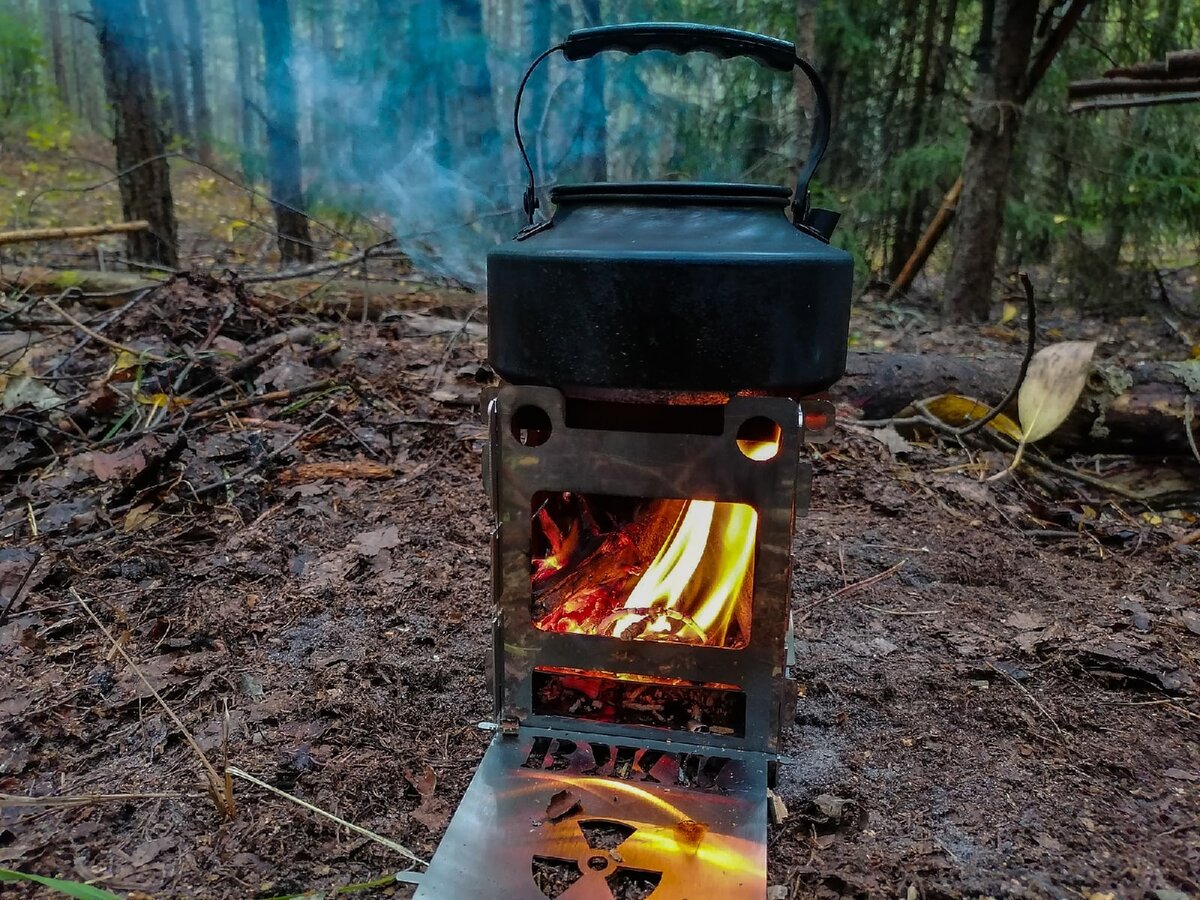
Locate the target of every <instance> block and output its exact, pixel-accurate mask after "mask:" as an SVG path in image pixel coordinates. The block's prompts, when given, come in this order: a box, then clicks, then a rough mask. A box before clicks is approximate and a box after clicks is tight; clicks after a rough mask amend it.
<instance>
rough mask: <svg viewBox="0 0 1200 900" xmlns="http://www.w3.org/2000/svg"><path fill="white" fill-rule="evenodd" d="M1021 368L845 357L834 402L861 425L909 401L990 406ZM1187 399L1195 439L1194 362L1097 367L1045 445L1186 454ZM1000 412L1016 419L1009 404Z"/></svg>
mask: <svg viewBox="0 0 1200 900" xmlns="http://www.w3.org/2000/svg"><path fill="white" fill-rule="evenodd" d="M1020 365H1021V360H1020V359H1019V358H1017V357H1015V356H1011V357H1010V356H997V357H983V358H972V357H965V356H931V355H923V354H915V353H851V354H850V358H849V361H848V363H847V366H846V377H845V378H843V379H842V381H840V382H839V383H838V385H837V386H836V387H835V388H834V396H835V398H836V399H838V400H840V401H842V402H844V403H848V404H850V405H851V406H854V407H857V408H858V409H860V410H862V413H863V417H864V418H867V419H886V418H889V417H891V416H895V415H896V414H897V413H899V412H900V411H901V410H903V409H905V408H906V407H908V406H910V405H911V404H912V403H913V402H914V401H917V400H926V399H929V398H930V397H936V396H938V395H941V394H950V393H953V394H964V395H966V396H969V397H973V398H974V399H976V400H979V401H980V402H982V403H986V404H989V405H990V404H994V403H997V402H999V401H1000V400H1002V399H1003V398H1004V395H1005V394H1006V393H1007V392H1008V389H1009V388H1010V387H1011V386H1012V384H1013V381H1014V380H1015V379H1016V377H1017V371H1018V369H1019V368H1020ZM1189 398H1190V405H1191V408H1192V410H1193V421H1192V428H1193V429H1194V431H1193V433H1194V434H1195V435H1196V438H1197V440H1200V361H1191V362H1180V363H1170V362H1144V363H1137V364H1135V365H1133V366H1130V367H1121V366H1115V365H1110V364H1104V363H1101V364H1097V365H1096V366H1094V367H1093V368H1092V373H1091V375H1090V376H1089V377H1088V384H1087V387H1086V388H1085V390H1084V393H1083V396H1082V397H1081V398H1080V401H1079V404H1078V405H1077V406H1076V408H1075V411H1074V412H1073V413H1072V414H1071V416H1070V417H1069V418H1068V419H1067V421H1066V423H1064V424H1063V426H1062V427H1061V428H1059V429H1058V431H1056V432H1055V433H1054V434H1052V435H1051V436H1050V437H1049V438H1047V439H1046V443H1047V444H1050V445H1054V446H1057V447H1061V448H1063V449H1070V450H1085V451H1089V452H1116V453H1133V454H1137V455H1142V456H1160V455H1190V454H1191V448H1190V447H1189V445H1188V440H1187V431H1186V426H1185V424H1184V423H1185V420H1186V418H1187V415H1188V412H1187V410H1188V404H1189ZM1006 412H1009V413H1010V414H1011V415H1012V416H1013V417H1014V418H1015V416H1016V409H1015V405H1014V408H1013V409H1010V410H1006Z"/></svg>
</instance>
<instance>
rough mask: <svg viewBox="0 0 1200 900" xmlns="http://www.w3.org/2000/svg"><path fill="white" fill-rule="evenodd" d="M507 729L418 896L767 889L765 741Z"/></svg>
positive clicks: (672, 898) (520, 897)
mask: <svg viewBox="0 0 1200 900" xmlns="http://www.w3.org/2000/svg"><path fill="white" fill-rule="evenodd" d="M631 744H632V742H627V743H626V744H622V745H617V744H614V743H612V739H611V738H607V737H603V736H597V735H595V734H589V733H586V732H578V731H564V730H545V729H534V728H521V729H519V730H518V733H517V734H516V735H514V736H506V735H502V734H497V735H496V737H495V739H494V740H493V741H492V743H491V745H490V746H489V747H488V750H487V753H486V754H485V755H484V758H483V762H482V763H481V764H480V766H479V769H478V771H477V772H476V773H475V777H474V778H473V779H472V781H471V784H470V787H469V788H468V789H467V793H466V795H465V796H464V797H463V800H462V803H461V805H460V806H459V807H458V810H457V811H456V812H455V814H454V818H453V820H452V821H451V822H450V827H449V828H448V829H447V831H446V835H445V837H443V838H442V841H441V844H440V845H439V846H438V850H437V853H436V855H435V856H434V858H433V860H432V862H431V863H430V866H429V870H428V871H427V872H426V873H425V875H424V877H423V878H422V879H421V886H420V887H419V888H418V890H417V893H416V900H466V898H476V897H479V898H484V897H486V898H490V900H546V898H551V900H554V898H560V900H614V898H618V897H619V898H624V897H637V898H639V900H709V898H717V897H719V898H721V900H742V898H747V900H749V898H754V900H762V898H763V897H765V896H766V890H767V771H768V763H769V761H770V759H771V757H769V756H768V755H766V754H762V753H747V752H738V753H735V754H731V753H730V752H729V751H726V750H714V749H713V748H708V747H703V746H700V745H696V744H687V743H679V742H660V741H645V742H639V743H637V745H636V746H631Z"/></svg>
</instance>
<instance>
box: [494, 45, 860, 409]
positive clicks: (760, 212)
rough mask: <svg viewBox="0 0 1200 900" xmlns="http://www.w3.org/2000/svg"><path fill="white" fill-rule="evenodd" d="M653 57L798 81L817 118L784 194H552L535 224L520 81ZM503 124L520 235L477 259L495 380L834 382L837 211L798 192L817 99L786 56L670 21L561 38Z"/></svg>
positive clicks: (754, 389)
mask: <svg viewBox="0 0 1200 900" xmlns="http://www.w3.org/2000/svg"><path fill="white" fill-rule="evenodd" d="M651 49H660V50H669V51H671V52H674V53H680V54H682V53H689V52H693V51H707V52H710V53H715V54H717V55H718V56H721V57H724V58H728V57H733V56H747V57H750V58H751V59H753V60H754V61H756V62H758V63H759V64H760V65H763V66H767V67H769V68H772V69H776V70H778V71H781V72H790V71H792V69H793V68H794V67H799V68H800V69H801V70H802V71H803V72H804V74H805V75H806V76H807V77H808V79H809V81H811V82H812V85H813V91H814V95H815V97H816V106H817V110H816V112H817V116H816V121H815V123H814V128H813V141H812V147H811V149H810V151H809V156H808V160H807V163H806V165H805V167H804V169H803V171H802V172H801V173H800V175H799V178H798V180H797V186H796V190H795V193H794V194H793V193H792V192H790V191H789V190H788V189H787V188H786V187H779V186H774V185H758V184H713V183H699V182H642V183H628V184H620V183H607V182H606V183H599V184H579V185H564V186H559V187H556V188H554V189H553V190H552V191H551V192H550V199H551V202H552V203H553V204H554V206H555V211H554V214H553V216H552V217H551V218H548V219H545V220H543V221H538V220H537V210H538V208H539V205H540V203H539V200H538V192H537V185H536V183H535V180H534V174H533V167H532V165H531V164H530V162H529V158H528V155H527V154H526V151H525V146H524V142H523V140H522V138H521V133H520V125H519V114H520V104H521V96H522V94H523V91H524V88H525V85H526V83H527V82H528V80H529V78H530V76H531V75H532V74H533V72H534V70H535V69H536V68H537V66H538V64H539V63H541V62H542V61H543V60H544V59H546V58H547V57H548V56H550V55H551V54H553V53H556V52H562V54H563V55H564V56H565V57H566V58H567V59H569V60H580V59H587V58H589V57H592V56H594V55H596V54H597V53H600V52H602V51H605V50H621V51H624V52H626V53H640V52H642V51H644V50H651ZM513 118H514V128H515V131H516V137H517V144H518V147H519V148H520V151H521V156H522V159H524V161H525V166H526V168H527V170H528V174H529V184H528V187H527V189H526V192H525V202H524V207H525V212H526V215H527V217H528V225H526V227H525V228H523V229H522V230H521V232H520V233H519V234H517V235H516V237H515V238H514V239H513V240H512V241H509V242H508V243H506V244H504V245H502V246H500V247H498V248H496V249H495V250H493V251H492V252H491V253H489V254H488V261H487V263H488V272H487V293H488V328H489V335H488V343H489V358H490V361H491V364H492V367H493V368H494V369H495V371H496V372H497V373H499V374H500V375H501V376H502V377H503V378H505V379H506V380H507V381H509V382H512V383H516V384H543V385H551V386H554V387H558V388H560V389H563V390H566V391H568V392H570V391H572V390H574V389H612V390H618V391H666V392H674V391H678V392H715V393H721V394H726V395H734V394H738V393H770V394H781V395H787V396H793V397H800V396H804V395H808V394H812V393H814V392H817V391H821V390H824V389H826V388H828V387H829V386H830V385H831V384H833V383H834V382H835V381H837V379H838V378H840V377H841V376H842V374H843V373H844V371H845V364H846V342H847V337H848V332H849V319H850V295H851V280H852V274H853V264H852V260H851V258H850V256H849V254H847V253H845V252H843V251H841V250H838V249H836V248H834V247H831V246H830V245H829V237H830V233H831V232H832V230H833V227H834V225H836V223H837V219H838V215H837V213H834V212H832V211H829V210H822V209H812V208H810V205H809V190H808V187H809V182H810V180H811V178H812V176H813V173H814V172H815V171H816V168H817V166H818V164H819V163H820V161H821V157H822V155H823V154H824V152H825V148H826V146H827V144H828V143H829V128H830V109H829V100H828V95H827V93H826V91H825V87H824V85H823V84H822V82H821V79H820V77H819V76H818V74H817V72H816V71H815V70H814V69H813V67H812V65H811V64H810V63H808V62H807V61H805V60H803V59H801V58H799V57H798V56H797V55H796V51H795V46H794V45H793V44H791V43H789V42H787V41H783V40H779V39H777V38H770V37H765V36H763V35H758V34H751V33H749V32H744V31H735V30H732V29H726V28H716V27H712V26H706V25H691V24H676V23H648V24H630V25H610V26H603V27H599V28H587V29H582V30H579V31H574V32H572V33H571V34H570V35H568V37H567V39H566V40H565V41H564V42H563V43H561V44H559V45H557V46H555V47H552V48H550V49H549V50H547V51H546V52H545V53H543V54H541V56H539V57H538V58H537V59H536V60H535V61H534V62H533V64H532V65H531V66H530V68H529V70H528V71H527V72H526V73H525V77H524V78H523V79H522V81H521V85H520V88H519V89H518V91H517V98H516V109H515V111H514V116H513ZM789 208H790V210H791V221H789V219H788V215H787V211H788V209H789Z"/></svg>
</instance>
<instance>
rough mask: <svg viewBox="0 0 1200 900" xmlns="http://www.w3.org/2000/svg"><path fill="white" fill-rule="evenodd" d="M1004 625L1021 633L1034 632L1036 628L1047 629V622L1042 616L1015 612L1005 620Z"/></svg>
mask: <svg viewBox="0 0 1200 900" xmlns="http://www.w3.org/2000/svg"><path fill="white" fill-rule="evenodd" d="M1004 624H1005V625H1008V626H1009V627H1010V628H1016V629H1018V630H1019V631H1033V630H1034V629H1035V628H1043V627H1045V624H1046V622H1045V620H1044V619H1042V618H1041V617H1040V616H1035V615H1033V614H1032V613H1027V612H1015V613H1013V614H1012V615H1011V616H1009V617H1008V618H1007V619H1005V620H1004Z"/></svg>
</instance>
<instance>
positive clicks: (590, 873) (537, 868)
mask: <svg viewBox="0 0 1200 900" xmlns="http://www.w3.org/2000/svg"><path fill="white" fill-rule="evenodd" d="M557 827H558V829H559V831H558V833H557V834H555V835H554V837H553V840H552V843H553V847H554V850H555V852H556V854H558V855H553V856H550V855H547V856H535V857H534V858H533V864H532V873H533V881H534V884H536V885H537V887H538V890H539V891H541V892H542V895H543V896H545V897H548V898H550V900H557V898H562V900H572V898H573V897H576V896H579V897H603V896H604V889H607V891H608V894H609V895H610V896H612V897H622V898H630V900H649V898H650V897H651V896H652V895H653V893H654V891H655V889H657V888H658V885H659V882H660V881H662V877H663V873H662V872H660V871H654V870H653V869H651V868H647V867H644V866H643V865H640V864H639V863H640V862H641V860H640V859H639V857H641V856H642V855H643V854H642V853H641V852H639V850H640V848H639V846H638V841H637V838H636V836H635V835H636V833H637V829H636V828H634V827H633V826H632V825H628V824H626V823H625V822H615V821H611V820H608V819H584V820H583V821H575V820H569V821H565V822H562V823H559V825H558V826H557Z"/></svg>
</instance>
